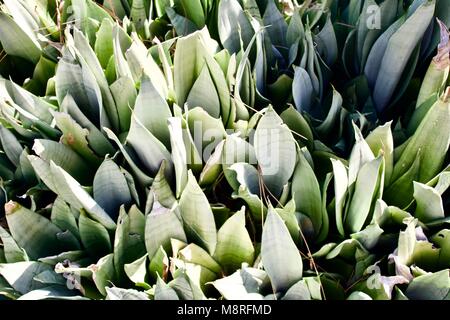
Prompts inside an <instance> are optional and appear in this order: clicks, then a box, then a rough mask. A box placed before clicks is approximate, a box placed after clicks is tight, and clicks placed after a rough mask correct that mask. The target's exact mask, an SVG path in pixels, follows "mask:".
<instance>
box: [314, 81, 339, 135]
mask: <svg viewBox="0 0 450 320" xmlns="http://www.w3.org/2000/svg"><path fill="white" fill-rule="evenodd" d="M342 103H343V99H342V96H341V94H340V93H339V92H337V91H336V90H335V89H334V88H333V99H332V102H331V107H330V111H329V112H328V115H327V117H326V118H325V120H324V121H323V122H322V123H321V124H320V125H319V126H318V127H317V128H316V130H317V133H318V134H319V135H320V136H321V137H323V139H326V138H327V137H329V135H330V134H332V131H331V130H332V129H333V128H334V127H335V124H336V122H337V121H339V118H340V114H341V109H342Z"/></svg>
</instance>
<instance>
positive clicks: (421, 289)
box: [405, 270, 450, 300]
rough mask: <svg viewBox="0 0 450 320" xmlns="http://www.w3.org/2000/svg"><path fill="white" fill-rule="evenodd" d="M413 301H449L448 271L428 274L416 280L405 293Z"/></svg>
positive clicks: (449, 279)
mask: <svg viewBox="0 0 450 320" xmlns="http://www.w3.org/2000/svg"><path fill="white" fill-rule="evenodd" d="M405 294H406V296H407V297H408V298H409V299H413V300H448V299H449V297H450V276H449V274H448V270H442V271H439V272H436V273H428V274H425V275H422V276H419V277H417V278H415V279H414V280H413V281H412V282H411V283H410V284H409V286H408V288H407V289H406V292H405Z"/></svg>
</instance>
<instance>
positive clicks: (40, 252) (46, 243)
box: [5, 202, 73, 260]
mask: <svg viewBox="0 0 450 320" xmlns="http://www.w3.org/2000/svg"><path fill="white" fill-rule="evenodd" d="M5 211H6V221H7V222H8V227H9V231H10V232H11V235H12V236H13V238H14V239H15V240H16V241H17V244H18V245H19V246H20V247H21V248H23V249H24V250H25V251H26V252H27V255H28V256H29V257H30V259H33V260H35V259H37V258H42V257H46V256H50V255H54V254H57V253H60V252H63V251H67V250H71V249H73V248H70V247H66V246H65V245H64V244H62V243H61V242H59V241H58V240H57V234H59V233H62V230H61V229H60V228H58V227H57V226H56V225H54V224H53V223H51V222H50V221H49V220H48V219H47V218H45V217H43V216H41V215H40V214H38V213H36V212H33V211H31V210H29V209H27V208H24V207H22V206H21V205H20V204H18V203H14V202H10V203H8V204H6V206H5Z"/></svg>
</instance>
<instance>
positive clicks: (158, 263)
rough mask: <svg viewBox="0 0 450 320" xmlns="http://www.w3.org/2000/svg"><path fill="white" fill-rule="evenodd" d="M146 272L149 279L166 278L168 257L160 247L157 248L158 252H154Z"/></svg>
mask: <svg viewBox="0 0 450 320" xmlns="http://www.w3.org/2000/svg"><path fill="white" fill-rule="evenodd" d="M148 271H149V274H150V278H151V279H155V278H157V277H167V273H168V271H169V257H168V256H167V253H166V251H164V249H163V247H162V246H160V247H159V249H158V251H156V253H155V255H154V256H153V258H152V260H151V261H150V264H149V266H148Z"/></svg>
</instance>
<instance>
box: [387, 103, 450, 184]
mask: <svg viewBox="0 0 450 320" xmlns="http://www.w3.org/2000/svg"><path fill="white" fill-rule="evenodd" d="M449 119H450V104H449V102H448V101H443V100H442V99H438V101H436V103H435V104H434V105H433V107H431V109H430V111H428V113H427V115H426V117H425V118H424V119H423V121H422V122H421V124H420V126H419V128H418V129H417V130H416V132H415V134H414V135H413V137H412V138H411V140H410V142H409V143H408V145H407V146H406V148H405V150H404V151H403V153H402V155H401V157H400V159H399V160H398V161H397V162H396V164H395V166H394V172H393V174H392V178H393V179H394V180H395V179H398V178H399V177H400V176H402V175H403V174H404V173H405V172H406V171H407V170H408V169H409V167H410V166H411V165H412V164H413V162H414V161H415V158H416V156H417V153H418V152H419V151H420V156H421V157H420V158H421V160H420V170H419V178H418V180H417V182H420V183H426V182H428V181H430V180H431V179H432V178H433V177H434V176H436V174H437V173H438V172H439V170H440V168H441V167H442V164H443V163H444V157H445V154H446V153H447V150H448V148H449V141H450V131H449V130H446V128H447V126H448V123H449V122H448V121H449ZM436 128H439V129H436ZM429 139H431V141H434V143H432V144H430V143H428V142H429V141H430V140H429Z"/></svg>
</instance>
